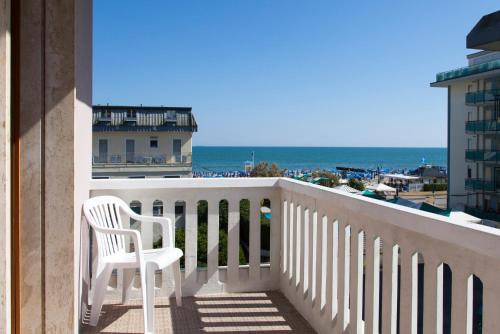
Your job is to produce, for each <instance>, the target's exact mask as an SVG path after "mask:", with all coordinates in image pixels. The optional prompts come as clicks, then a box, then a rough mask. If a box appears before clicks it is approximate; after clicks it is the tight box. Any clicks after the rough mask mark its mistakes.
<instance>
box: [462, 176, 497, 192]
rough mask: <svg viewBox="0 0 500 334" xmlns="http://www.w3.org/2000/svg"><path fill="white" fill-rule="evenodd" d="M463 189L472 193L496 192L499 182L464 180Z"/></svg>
mask: <svg viewBox="0 0 500 334" xmlns="http://www.w3.org/2000/svg"><path fill="white" fill-rule="evenodd" d="M465 189H468V190H474V191H497V190H500V182H495V181H494V180H484V179H466V180H465Z"/></svg>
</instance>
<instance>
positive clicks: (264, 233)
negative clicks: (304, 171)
mask: <svg viewBox="0 0 500 334" xmlns="http://www.w3.org/2000/svg"><path fill="white" fill-rule="evenodd" d="M262 205H265V206H267V207H270V202H269V200H264V201H263V202H262ZM249 220H250V202H249V201H248V200H242V201H241V202H240V241H244V242H245V243H246V244H247V245H248V242H249V240H248V236H249V231H250V230H249V229H250V222H249ZM261 222H262V223H261V246H262V249H267V250H268V249H269V247H270V241H269V238H270V221H269V220H268V219H266V218H265V217H264V215H263V214H261ZM227 231H228V202H227V201H226V200H223V201H221V202H220V203H219V265H220V266H226V265H227V246H228V232H227ZM197 239H198V240H197V258H198V267H206V265H207V260H208V258H207V257H208V254H207V250H208V203H207V202H206V201H200V202H199V203H198V238H197ZM185 243H186V233H185V230H184V229H179V228H178V229H176V230H175V247H177V248H180V249H181V250H182V251H183V252H184V253H185V246H186V245H185ZM161 246H162V239H161V238H160V239H159V240H158V241H156V242H155V243H154V245H153V247H154V248H159V247H161ZM238 257H239V264H248V261H249V258H248V254H247V252H245V250H244V248H243V247H242V246H241V245H240V247H239V254H238ZM181 267H182V268H184V256H183V257H182V258H181Z"/></svg>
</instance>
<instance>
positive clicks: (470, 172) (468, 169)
mask: <svg viewBox="0 0 500 334" xmlns="http://www.w3.org/2000/svg"><path fill="white" fill-rule="evenodd" d="M471 177H472V168H470V167H467V178H469V179H470V178H471Z"/></svg>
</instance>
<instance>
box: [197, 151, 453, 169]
mask: <svg viewBox="0 0 500 334" xmlns="http://www.w3.org/2000/svg"><path fill="white" fill-rule="evenodd" d="M252 155H253V156H254V157H255V163H258V162H259V161H267V162H269V163H273V162H274V163H276V164H278V166H279V167H280V168H286V169H288V170H314V169H326V170H330V169H332V168H335V167H339V166H342V167H356V168H366V169H376V168H382V169H389V170H409V169H415V168H417V167H418V166H421V165H423V164H430V165H435V166H444V167H446V162H447V161H446V159H447V149H446V148H424V147H412V148H407V147H251V146H245V147H242V146H238V147H234V146H194V147H193V171H195V172H210V171H212V172H227V171H239V170H243V169H244V163H245V161H251V160H252Z"/></svg>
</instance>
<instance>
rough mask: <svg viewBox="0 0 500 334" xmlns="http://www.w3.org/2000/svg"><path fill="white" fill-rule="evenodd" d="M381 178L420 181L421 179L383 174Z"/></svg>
mask: <svg viewBox="0 0 500 334" xmlns="http://www.w3.org/2000/svg"><path fill="white" fill-rule="evenodd" d="M381 176H384V177H389V178H392V179H399V180H418V179H420V178H419V177H418V176H411V175H404V174H382V175H381Z"/></svg>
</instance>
